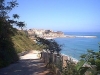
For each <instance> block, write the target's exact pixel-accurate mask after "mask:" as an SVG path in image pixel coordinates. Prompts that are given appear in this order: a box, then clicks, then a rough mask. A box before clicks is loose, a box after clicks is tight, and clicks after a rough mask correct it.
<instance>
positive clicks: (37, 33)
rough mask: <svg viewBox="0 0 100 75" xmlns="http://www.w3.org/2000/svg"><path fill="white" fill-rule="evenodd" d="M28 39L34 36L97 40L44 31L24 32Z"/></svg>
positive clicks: (30, 30)
mask: <svg viewBox="0 0 100 75" xmlns="http://www.w3.org/2000/svg"><path fill="white" fill-rule="evenodd" d="M26 31H27V33H28V35H29V37H30V38H34V37H35V36H38V37H41V38H44V39H54V38H97V36H77V35H65V34H64V33H63V32H62V31H53V30H45V29H35V28H34V29H28V30H26Z"/></svg>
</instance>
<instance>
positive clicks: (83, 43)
mask: <svg viewBox="0 0 100 75" xmlns="http://www.w3.org/2000/svg"><path fill="white" fill-rule="evenodd" d="M64 34H65V35H75V36H96V38H82V37H77V38H56V39H55V40H56V41H57V42H58V44H60V45H62V47H61V48H62V50H61V53H62V54H63V55H66V56H68V57H70V58H73V59H74V60H77V61H78V60H80V56H81V55H82V54H86V53H87V50H94V51H99V46H100V44H99V43H100V32H64Z"/></svg>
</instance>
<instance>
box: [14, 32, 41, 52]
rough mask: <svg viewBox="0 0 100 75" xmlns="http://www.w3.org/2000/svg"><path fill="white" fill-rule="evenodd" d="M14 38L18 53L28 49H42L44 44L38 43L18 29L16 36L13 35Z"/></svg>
mask: <svg viewBox="0 0 100 75" xmlns="http://www.w3.org/2000/svg"><path fill="white" fill-rule="evenodd" d="M12 40H13V43H14V48H15V50H16V52H17V53H20V52H22V51H27V50H41V49H42V46H40V45H37V44H36V43H35V42H34V41H33V40H31V39H30V38H28V36H27V35H26V34H25V32H23V31H18V32H17V33H16V34H15V35H14V36H12Z"/></svg>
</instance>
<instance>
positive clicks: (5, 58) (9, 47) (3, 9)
mask: <svg viewBox="0 0 100 75" xmlns="http://www.w3.org/2000/svg"><path fill="white" fill-rule="evenodd" d="M17 5H18V3H17V1H16V0H15V1H14V0H12V1H10V2H7V3H5V0H0V68H1V67H4V66H7V65H9V64H11V63H14V62H16V61H18V59H19V58H18V55H17V53H16V51H15V48H14V44H13V42H12V38H11V37H12V36H13V35H14V34H15V32H17V30H16V29H15V28H13V25H14V24H16V23H17V21H14V20H11V19H10V17H9V15H8V13H9V12H10V11H11V10H12V9H13V8H15V7H16V6H17ZM13 16H14V17H15V18H18V15H17V14H16V15H13Z"/></svg>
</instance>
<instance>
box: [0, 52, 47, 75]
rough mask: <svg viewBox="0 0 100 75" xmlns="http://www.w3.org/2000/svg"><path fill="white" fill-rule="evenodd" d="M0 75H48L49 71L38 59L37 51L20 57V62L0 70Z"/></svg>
mask: <svg viewBox="0 0 100 75" xmlns="http://www.w3.org/2000/svg"><path fill="white" fill-rule="evenodd" d="M0 75H49V70H48V69H46V68H45V64H44V63H43V62H42V61H41V60H40V59H39V57H38V52H37V51H31V52H29V53H28V54H26V55H24V56H21V57H20V61H18V62H17V63H15V64H11V65H10V66H8V67H6V68H3V69H0Z"/></svg>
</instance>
